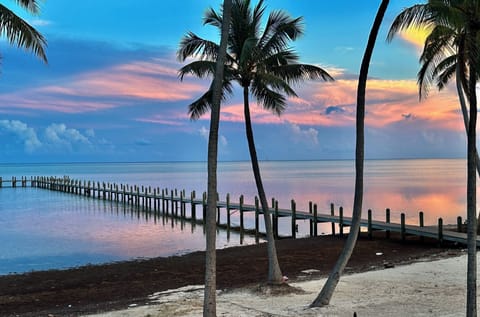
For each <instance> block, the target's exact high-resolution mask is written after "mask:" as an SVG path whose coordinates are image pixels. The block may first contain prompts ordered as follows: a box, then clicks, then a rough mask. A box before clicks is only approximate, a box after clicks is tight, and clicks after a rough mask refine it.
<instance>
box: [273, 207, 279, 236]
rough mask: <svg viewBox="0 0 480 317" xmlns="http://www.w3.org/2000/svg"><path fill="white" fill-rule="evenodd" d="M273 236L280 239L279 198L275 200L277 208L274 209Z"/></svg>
mask: <svg viewBox="0 0 480 317" xmlns="http://www.w3.org/2000/svg"><path fill="white" fill-rule="evenodd" d="M273 219H274V220H275V221H273V236H274V237H275V239H278V200H275V209H274V211H273Z"/></svg>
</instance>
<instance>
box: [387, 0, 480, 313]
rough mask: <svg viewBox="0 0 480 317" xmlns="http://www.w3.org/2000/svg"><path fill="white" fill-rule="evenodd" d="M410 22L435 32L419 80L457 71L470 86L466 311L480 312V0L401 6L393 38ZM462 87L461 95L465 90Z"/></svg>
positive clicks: (440, 80)
mask: <svg viewBox="0 0 480 317" xmlns="http://www.w3.org/2000/svg"><path fill="white" fill-rule="evenodd" d="M410 27H428V28H430V29H432V32H431V33H430V35H429V36H428V37H427V40H426V43H425V46H424V51H423V53H422V57H421V60H420V61H421V63H422V67H421V69H420V72H419V84H420V87H421V89H422V86H423V83H424V82H425V83H427V84H428V83H430V82H433V81H434V80H436V81H437V87H438V88H439V89H441V88H443V87H444V85H445V84H446V83H447V82H448V81H449V80H450V79H451V78H452V77H453V76H454V75H458V76H459V77H460V78H458V77H457V81H460V82H461V83H462V86H463V87H465V89H464V90H465V92H466V95H467V99H468V101H469V106H470V109H469V115H468V117H469V118H464V119H465V120H468V129H467V224H468V225H467V244H468V260H467V307H466V310H467V312H466V313H467V316H476V315H477V304H476V300H477V295H476V293H477V286H476V284H477V282H476V281H477V264H476V261H477V259H476V249H477V247H476V236H477V217H476V170H475V168H476V164H477V162H476V161H477V155H476V124H477V96H476V89H475V86H476V83H477V80H478V76H479V73H478V66H479V62H480V60H479V55H478V50H479V45H478V44H479V43H480V42H479V34H480V1H479V0H429V1H428V2H427V3H425V4H418V5H414V6H412V7H410V8H407V9H405V10H404V11H402V12H401V13H400V14H399V15H398V16H397V18H396V19H395V20H394V22H393V24H392V26H391V28H390V31H389V37H388V38H389V39H391V38H392V37H393V36H394V35H395V34H396V33H397V32H398V31H401V30H405V29H407V28H410ZM458 91H459V98H462V97H463V91H462V92H461V91H460V89H458Z"/></svg>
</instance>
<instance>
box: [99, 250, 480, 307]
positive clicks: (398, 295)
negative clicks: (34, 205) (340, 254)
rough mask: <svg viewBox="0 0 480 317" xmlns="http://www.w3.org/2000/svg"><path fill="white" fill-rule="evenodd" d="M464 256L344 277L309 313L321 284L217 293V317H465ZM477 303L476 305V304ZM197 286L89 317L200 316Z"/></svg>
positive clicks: (201, 297) (201, 295) (155, 295)
mask: <svg viewBox="0 0 480 317" xmlns="http://www.w3.org/2000/svg"><path fill="white" fill-rule="evenodd" d="M466 263H467V257H466V255H462V256H459V257H453V258H448V259H442V260H436V261H431V262H430V261H424V262H417V263H413V264H409V265H405V266H398V267H395V268H391V269H384V270H378V271H370V272H365V273H359V274H353V275H349V276H343V277H342V278H341V280H340V283H339V284H338V286H337V289H336V292H335V294H334V296H333V298H332V301H331V303H330V305H329V306H328V307H323V308H314V309H311V308H308V305H309V304H310V303H311V302H312V301H313V299H314V298H315V297H316V296H317V294H318V292H319V291H320V289H321V287H322V286H323V284H324V283H325V279H319V280H309V281H305V282H297V283H290V285H291V286H295V287H297V288H300V289H302V290H304V294H288V295H276V296H267V295H261V294H258V293H254V292H253V291H249V290H235V291H229V292H222V291H219V293H218V297H217V316H231V317H239V316H245V317H252V316H259V317H260V316H350V317H351V316H353V312H357V315H358V317H364V316H369V317H372V316H382V317H383V316H402V317H403V316H465V305H466V286H465V285H466V266H467V264H466ZM479 301H480V300H479ZM202 304H203V289H202V286H192V287H188V288H181V289H177V290H171V291H166V292H161V293H157V294H153V295H152V296H151V297H150V299H149V300H148V301H146V302H141V303H138V306H137V307H130V308H128V309H125V310H122V311H115V312H109V313H104V314H98V315H91V316H103V317H124V316H128V317H130V316H132V317H133V316H135V317H147V316H148V317H160V316H162V317H164V316H202Z"/></svg>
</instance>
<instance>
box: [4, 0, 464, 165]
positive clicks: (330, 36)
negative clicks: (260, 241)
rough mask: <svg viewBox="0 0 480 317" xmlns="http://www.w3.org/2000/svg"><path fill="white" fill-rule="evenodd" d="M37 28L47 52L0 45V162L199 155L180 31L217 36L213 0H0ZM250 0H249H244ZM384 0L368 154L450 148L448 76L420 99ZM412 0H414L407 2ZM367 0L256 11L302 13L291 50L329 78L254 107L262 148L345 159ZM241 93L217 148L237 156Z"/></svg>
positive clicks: (394, 4)
mask: <svg viewBox="0 0 480 317" xmlns="http://www.w3.org/2000/svg"><path fill="white" fill-rule="evenodd" d="M1 2H2V3H4V4H5V5H7V6H8V7H9V8H11V9H14V11H15V12H16V13H18V14H19V15H20V16H22V17H23V18H25V19H26V20H27V21H29V22H30V23H32V24H33V25H34V26H35V27H36V28H37V29H38V30H39V31H40V32H41V33H42V34H44V36H45V37H46V39H47V41H48V48H47V56H48V59H49V64H48V65H44V64H42V63H41V62H40V60H38V59H37V58H35V57H34V56H33V55H32V54H30V53H28V52H25V51H23V50H21V49H18V48H14V47H10V46H9V45H8V43H7V42H6V41H5V40H4V39H3V38H2V40H1V41H0V53H1V55H2V60H1V65H0V137H1V138H2V142H1V144H0V162H1V163H6V162H60V161H62V162H63V161H65V162H78V161H203V160H206V157H207V153H206V150H207V135H208V127H209V115H206V116H204V117H202V118H201V119H200V120H198V121H195V122H193V121H190V120H189V118H188V116H187V106H188V104H189V103H190V102H192V101H193V100H195V99H196V98H197V97H198V96H199V95H200V94H202V92H204V91H205V89H206V88H207V87H208V85H209V81H208V80H198V79H195V78H186V79H185V80H184V81H183V82H180V80H179V79H178V74H177V71H178V69H179V68H180V67H181V66H182V64H181V63H180V62H178V61H177V59H176V50H177V49H178V44H179V42H180V39H181V38H182V36H183V35H184V34H186V32H188V31H193V32H195V33H196V34H198V35H200V36H202V37H206V38H209V39H212V40H217V38H218V30H217V29H215V28H212V27H209V26H203V24H202V16H203V14H204V12H205V11H206V9H207V8H209V7H213V8H214V9H218V8H219V7H220V5H221V3H222V2H221V1H198V0H185V1H173V0H162V1H158V0H136V1H133V0H122V1H118V0H102V1H97V0H95V1H94V0H83V1H65V0H46V1H45V2H43V3H42V12H41V14H40V15H39V16H36V17H33V16H30V15H28V14H26V13H25V12H24V11H22V10H21V9H20V8H19V7H16V5H15V2H14V1H6V0H5V1H1ZM253 2H254V3H256V1H253ZM415 2H416V1H409V0H404V1H400V0H392V1H391V4H390V7H389V9H388V12H387V15H386V17H385V20H384V24H383V27H382V30H381V33H380V35H379V39H378V41H377V47H376V50H375V52H374V56H373V59H372V63H371V67H370V77H371V81H370V82H369V84H368V86H367V90H368V92H367V119H366V124H367V127H366V156H367V158H387V159H388V158H405V157H420V158H422V157H463V156H464V155H465V147H466V143H465V142H466V141H465V132H464V131H463V125H462V124H463V123H462V118H461V116H460V112H459V107H458V102H457V98H456V95H455V93H454V89H453V87H448V88H447V89H446V91H444V92H441V93H438V92H436V91H433V90H432V92H431V94H430V95H429V97H428V99H426V100H424V101H422V102H419V100H418V94H417V92H418V91H417V87H416V73H417V70H418V67H419V66H418V56H419V50H420V47H419V43H420V42H419V40H418V39H417V38H416V37H415V34H410V35H409V34H406V35H402V36H399V37H397V38H396V39H395V40H394V41H393V42H392V43H390V44H387V43H386V41H385V38H386V32H387V30H388V27H389V26H390V24H391V22H392V20H393V19H394V17H395V16H396V15H397V14H398V13H399V12H400V11H401V9H402V8H404V7H407V6H410V5H412V4H414V3H415ZM417 2H418V1H417ZM379 3H380V1H311V0H296V1H291V0H267V1H266V5H267V8H268V10H273V9H275V10H276V9H282V10H285V11H287V12H288V13H290V14H291V15H292V16H294V17H297V16H303V17H304V23H305V34H304V36H303V37H302V38H301V39H299V40H297V41H296V42H292V46H293V47H294V48H295V49H296V50H297V52H298V53H299V54H300V56H301V61H302V62H304V63H311V64H315V65H319V66H321V67H323V68H324V69H325V70H327V71H328V72H329V73H330V74H331V75H333V76H334V77H335V79H336V82H335V83H328V84H327V83H323V82H320V81H315V82H307V83H304V84H302V85H299V86H297V87H295V89H296V91H297V94H298V95H299V98H294V99H289V102H288V109H287V111H286V112H285V113H284V114H283V115H282V116H281V117H277V116H275V115H273V114H271V113H269V112H266V111H264V110H262V109H260V108H258V107H256V106H254V107H253V109H252V111H253V123H254V133H255V136H256V142H257V148H258V154H259V158H260V159H262V160H297V159H309V160H310V159H351V158H353V157H354V144H355V129H354V125H355V100H356V81H357V77H358V69H359V67H360V61H361V58H362V55H363V51H364V47H365V44H366V40H367V37H368V33H369V30H370V27H371V24H372V23H373V19H374V16H375V14H376V11H377V7H378V5H379ZM241 107H242V100H241V94H239V93H238V91H237V93H235V94H234V96H233V97H232V98H231V99H229V100H228V101H227V102H226V103H225V104H224V105H222V114H221V120H222V123H221V126H220V135H221V136H220V146H219V151H220V152H219V159H220V160H246V159H248V150H247V145H246V142H245V133H244V126H243V118H242V116H241Z"/></svg>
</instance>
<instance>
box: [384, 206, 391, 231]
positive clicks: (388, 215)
mask: <svg viewBox="0 0 480 317" xmlns="http://www.w3.org/2000/svg"><path fill="white" fill-rule="evenodd" d="M385 222H386V223H390V208H387V209H386V210H385ZM385 237H386V238H387V239H390V230H385Z"/></svg>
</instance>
